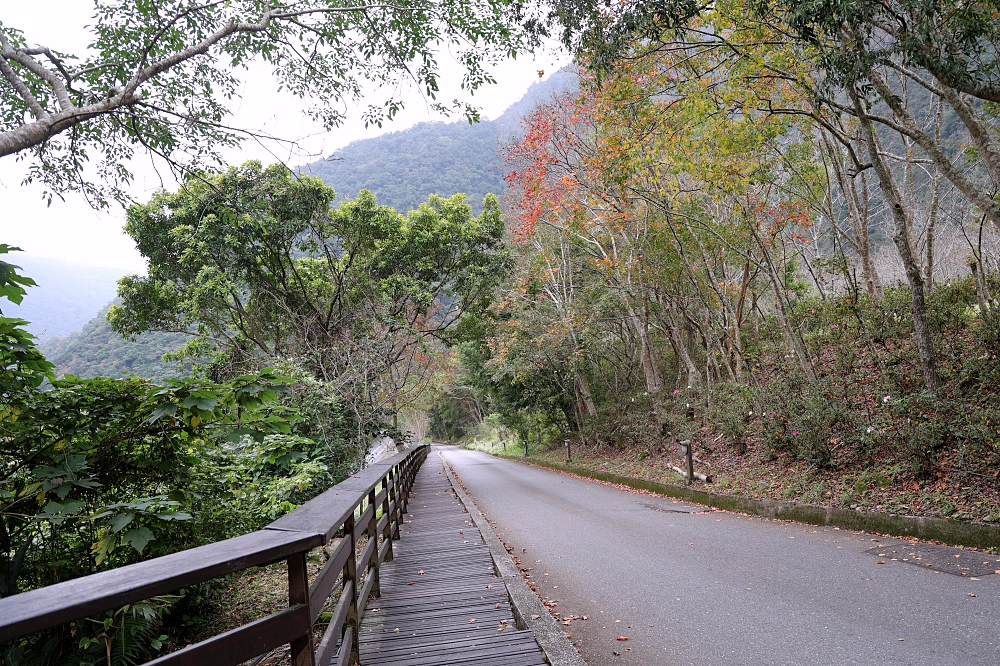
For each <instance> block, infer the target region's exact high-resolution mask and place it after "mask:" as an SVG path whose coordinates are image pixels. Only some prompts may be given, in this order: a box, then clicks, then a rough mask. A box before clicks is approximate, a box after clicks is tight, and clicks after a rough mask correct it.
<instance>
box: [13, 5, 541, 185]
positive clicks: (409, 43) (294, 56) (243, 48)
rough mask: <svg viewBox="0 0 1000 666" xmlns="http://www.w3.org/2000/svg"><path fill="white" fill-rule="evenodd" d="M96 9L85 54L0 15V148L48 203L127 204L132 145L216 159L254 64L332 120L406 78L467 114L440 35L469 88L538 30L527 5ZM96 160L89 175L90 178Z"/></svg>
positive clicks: (375, 112)
mask: <svg viewBox="0 0 1000 666" xmlns="http://www.w3.org/2000/svg"><path fill="white" fill-rule="evenodd" d="M94 5H95V10H94V12H93V21H92V24H91V25H90V26H88V28H87V32H88V33H89V34H88V38H87V39H88V50H87V53H86V54H82V55H74V54H70V53H66V52H63V51H60V50H59V49H58V45H49V46H50V47H51V48H42V49H36V48H33V47H29V44H34V41H32V39H31V37H30V36H29V35H25V34H24V33H22V32H21V31H20V30H17V29H16V28H14V27H12V26H7V25H0V40H2V43H3V46H4V49H5V51H6V52H9V53H11V55H9V56H6V57H5V62H6V63H8V64H7V65H5V67H7V68H8V69H7V75H6V76H5V77H3V79H0V109H3V111H2V113H0V133H2V134H0V136H2V138H3V141H0V147H2V150H0V155H10V154H15V153H19V152H22V151H28V150H31V151H32V153H31V155H32V162H31V163H30V166H29V171H28V179H29V180H39V181H41V182H43V183H45V184H46V185H47V186H48V188H49V192H50V194H49V197H50V199H51V197H52V196H54V195H58V194H59V193H60V192H64V191H67V190H82V191H84V192H85V193H86V194H88V195H89V196H90V197H91V199H92V200H93V201H95V202H96V203H98V204H104V203H106V202H107V200H108V199H109V198H116V199H119V200H121V201H126V200H128V196H127V195H126V194H125V191H124V185H126V184H127V183H129V182H130V181H131V179H132V174H131V173H130V171H129V169H128V167H127V166H126V165H127V164H128V162H129V158H130V157H132V156H133V155H134V153H135V151H136V150H141V151H146V150H148V151H149V152H150V153H152V154H155V155H160V156H163V157H165V158H166V159H168V160H169V161H170V164H171V166H174V167H175V168H177V169H179V170H180V171H182V172H187V173H190V172H191V171H196V170H198V169H199V168H201V167H204V165H206V164H219V163H221V155H220V152H219V151H220V149H221V148H223V147H227V146H234V145H238V144H239V143H240V141H241V140H242V139H243V138H244V134H243V133H241V132H239V131H237V130H234V129H232V128H231V127H230V123H229V122H228V117H229V115H230V108H229V105H230V102H231V101H232V100H233V98H235V97H238V96H239V91H240V85H241V81H240V77H239V76H238V72H239V70H240V69H245V68H247V67H248V66H249V64H250V63H251V62H254V61H259V62H262V63H266V66H268V67H270V69H271V71H272V73H273V76H274V78H275V84H276V87H277V89H278V90H287V91H288V92H290V93H291V94H293V95H296V96H298V97H302V98H308V99H310V100H313V101H315V102H316V104H315V106H314V107H313V108H312V109H311V111H310V113H311V115H312V116H314V117H315V118H316V119H317V120H319V121H321V122H322V123H323V125H324V127H325V128H326V129H328V130H330V129H333V128H334V127H336V126H338V125H339V124H340V123H341V122H342V120H343V118H344V111H343V108H344V106H345V102H348V101H361V99H362V96H363V94H365V91H369V92H370V88H369V87H368V86H365V85H364V83H365V82H373V83H375V84H376V89H379V90H382V91H399V90H400V87H399V85H398V84H400V83H401V82H402V81H403V80H404V79H405V80H408V81H410V82H412V83H414V84H416V86H417V87H418V88H419V89H420V90H421V91H423V92H424V93H425V95H426V97H427V98H429V99H431V100H434V101H432V102H431V106H432V107H433V108H434V109H435V110H437V111H439V112H442V113H450V112H456V111H457V112H459V113H461V114H463V115H465V116H466V117H468V118H470V119H475V118H477V117H478V113H477V111H476V109H475V108H474V107H472V106H471V105H469V104H467V103H462V102H459V101H458V100H453V101H451V102H448V101H445V100H436V95H437V92H438V90H439V85H440V84H439V78H440V76H441V72H440V66H439V63H438V58H439V52H440V51H439V48H440V45H441V44H448V45H449V49H448V50H449V52H450V53H451V54H452V55H453V56H454V57H455V58H457V60H458V62H459V63H460V64H461V67H462V70H463V79H462V82H463V88H464V89H466V90H469V91H475V90H476V89H478V88H479V87H480V86H482V85H485V84H489V83H492V82H493V78H492V76H491V74H490V73H489V72H490V68H491V65H493V64H494V63H496V62H497V61H499V60H503V59H506V58H508V57H511V56H512V55H515V54H517V53H520V52H523V51H525V50H528V49H529V48H530V47H531V45H532V44H533V43H534V42H535V41H536V38H537V36H538V34H539V32H540V31H541V30H542V25H541V23H540V22H539V21H538V20H537V19H538V17H531V16H528V15H526V14H525V13H524V8H523V7H522V6H521V5H519V4H510V3H507V2H500V1H497V0H475V1H472V2H463V3H447V2H443V3H432V4H430V5H423V4H420V5H406V4H403V5H395V4H391V5H357V6H352V7H351V8H350V10H349V11H339V10H331V6H330V5H329V4H328V3H327V2H325V1H323V0H307V1H304V2H297V3H294V4H287V3H285V4H281V5H274V4H273V3H266V2H265V3H262V2H259V1H258V0H228V1H227V2H213V3H207V4H206V3H202V4H191V3H190V2H188V1H187V0H162V1H160V2H156V3H143V2H140V3H130V2H124V3H123V2H115V1H111V0H96V1H95V2H94ZM306 54H308V56H306ZM403 106H404V102H403V100H402V97H401V95H399V94H397V93H395V92H394V93H390V95H388V96H387V97H383V98H381V99H379V100H376V101H375V102H372V101H371V100H370V98H369V100H368V104H367V106H366V108H365V110H364V118H365V121H366V122H367V123H369V124H377V125H379V126H381V125H382V123H383V122H385V121H388V120H391V119H392V118H393V117H394V116H395V115H396V114H397V113H398V112H399V111H400V110H401V109H402V108H403ZM26 119H29V120H27V125H26V124H25V123H26ZM25 127H28V128H30V129H28V130H25V129H24V128H25ZM95 157H96V158H97V159H98V160H99V162H98V166H97V170H96V178H88V177H87V176H86V175H85V173H84V170H85V165H86V164H87V162H88V160H89V159H91V158H95Z"/></svg>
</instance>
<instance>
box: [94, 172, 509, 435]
mask: <svg viewBox="0 0 1000 666" xmlns="http://www.w3.org/2000/svg"><path fill="white" fill-rule="evenodd" d="M335 196H336V195H335V193H334V191H333V190H332V189H331V188H329V187H327V186H325V185H324V184H323V183H322V182H321V181H319V180H318V179H315V178H309V177H302V178H296V177H295V176H294V175H293V174H292V173H291V172H290V171H288V170H287V169H286V168H284V167H282V166H277V165H276V166H272V167H268V168H266V169H265V168H263V167H262V166H261V165H260V164H258V163H255V162H250V163H247V164H245V165H243V166H242V167H238V168H234V169H230V170H229V171H227V172H225V173H221V174H214V175H207V176H203V177H199V178H191V179H189V180H188V181H187V182H186V183H185V185H184V186H182V187H181V188H180V189H179V190H178V191H177V192H176V193H169V192H161V193H158V194H156V195H154V197H153V199H152V200H151V201H150V202H149V203H148V204H145V205H137V206H133V207H132V208H130V209H129V219H128V224H127V226H126V230H127V231H128V233H129V234H130V235H132V237H133V238H135V239H136V243H137V245H138V247H139V250H140V251H141V252H142V253H143V254H144V255H146V257H147V258H148V260H149V273H148V275H147V276H146V277H131V278H125V279H123V280H122V282H121V287H120V295H121V297H122V304H121V305H120V306H116V307H113V308H112V309H111V311H110V312H109V320H110V322H111V324H112V327H113V328H115V329H116V330H117V331H119V332H121V333H122V334H124V335H135V334H137V333H141V332H143V331H149V330H172V331H182V332H185V333H188V334H190V335H192V336H195V338H196V341H195V342H194V343H192V347H191V349H192V350H193V353H196V354H201V353H202V352H203V351H204V349H205V348H206V347H205V345H209V346H212V347H214V348H215V349H216V350H217V351H218V352H219V353H222V354H224V355H225V360H224V361H221V360H220V364H218V365H217V366H216V367H217V370H216V371H217V372H221V373H223V374H225V373H226V372H230V371H229V370H225V369H224V368H223V366H224V365H225V364H226V363H228V364H233V367H234V368H237V370H234V371H235V372H241V370H239V368H251V369H252V368H254V367H259V366H260V365H261V364H262V363H264V364H271V363H274V362H276V361H278V360H281V359H292V360H295V361H296V362H299V363H301V364H302V367H304V368H305V369H306V370H307V371H308V372H309V373H311V374H312V375H313V376H314V377H316V378H317V379H320V380H322V381H324V382H332V383H333V384H334V385H335V386H337V387H339V388H338V395H340V397H341V398H342V399H345V400H346V401H347V405H348V406H349V407H350V409H351V410H352V411H353V413H354V418H355V423H356V424H357V427H358V428H359V431H358V439H359V440H360V439H363V438H364V437H365V436H366V433H368V425H366V424H370V423H373V422H374V423H375V424H376V427H375V431H376V432H377V430H378V428H379V427H381V423H380V421H379V420H380V419H381V418H382V417H383V415H384V412H385V410H386V408H387V407H391V406H392V405H393V404H394V403H395V402H396V401H397V400H398V398H399V397H400V396H401V392H402V391H403V390H404V389H405V388H406V386H407V381H408V378H409V377H411V376H412V375H413V374H414V373H416V372H417V370H418V369H419V368H421V367H424V365H425V364H426V362H427V360H428V351H429V350H430V349H431V348H432V347H433V346H434V345H435V344H438V343H442V342H443V343H452V342H454V341H457V340H460V339H461V338H462V337H463V335H464V330H465V329H466V328H467V327H468V326H469V325H470V323H471V322H473V321H474V320H475V318H476V317H477V316H478V314H479V313H480V312H482V311H483V310H484V308H486V307H487V306H488V305H489V302H490V299H491V297H492V292H493V288H494V286H495V285H496V284H497V283H498V282H499V281H500V280H502V279H503V275H504V273H505V270H506V265H507V261H508V260H507V256H506V252H505V250H504V244H503V231H504V227H503V221H502V220H501V218H500V213H499V208H498V204H497V202H496V198H495V197H493V196H492V195H490V196H488V197H487V198H486V200H485V203H484V211H483V214H482V215H481V216H479V217H478V218H472V217H471V214H470V210H469V206H468V204H467V203H466V202H465V200H464V197H463V196H462V195H456V196H454V197H452V198H450V199H442V198H440V197H434V196H432V197H431V199H430V200H429V201H428V202H427V203H425V204H422V205H421V206H420V207H419V208H417V209H416V210H413V211H410V213H409V214H408V215H407V216H403V215H400V214H399V213H397V212H396V211H394V210H392V209H391V208H387V207H385V206H379V205H378V204H377V202H376V201H375V198H374V197H373V196H372V195H371V194H370V193H368V192H367V191H362V192H361V193H360V194H359V196H358V198H356V199H354V200H350V201H347V202H345V203H343V204H341V205H340V206H339V207H337V208H336V209H331V208H330V204H331V202H332V201H333V200H334V199H335ZM220 376H221V375H220ZM368 434H374V433H368Z"/></svg>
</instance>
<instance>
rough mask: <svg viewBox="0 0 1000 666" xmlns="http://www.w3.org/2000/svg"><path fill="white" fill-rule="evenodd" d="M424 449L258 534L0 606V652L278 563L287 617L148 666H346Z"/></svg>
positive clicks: (380, 466) (370, 471) (276, 616)
mask: <svg viewBox="0 0 1000 666" xmlns="http://www.w3.org/2000/svg"><path fill="white" fill-rule="evenodd" d="M429 448H430V447H428V446H426V445H425V446H419V447H416V448H413V449H411V450H409V451H407V452H405V453H400V454H398V455H395V456H393V457H391V458H387V459H385V460H383V461H381V462H378V463H375V464H374V465H371V466H370V467H368V468H366V469H364V470H362V471H361V472H359V473H358V474H355V475H354V476H352V477H350V478H348V479H347V480H345V481H344V482H342V483H338V484H337V485H336V486H334V487H333V488H330V489H329V490H327V491H326V492H324V493H323V494H322V495H319V496H318V497H316V498H315V499H313V500H311V501H309V502H307V503H305V504H303V505H302V506H300V507H299V508H297V509H295V510H294V511H292V512H291V513H289V514H287V515H285V516H283V517H282V518H279V519H278V520H276V521H274V522H273V523H271V524H270V525H268V526H267V527H265V528H264V529H263V530H260V531H259V532H252V533H250V534H245V535H243V536H240V537H236V538H234V539H227V540H226V541H220V542H217V543H213V544H209V545H207V546H201V547H199V548H192V549H190V550H184V551H181V552H178V553H173V554H171V555H166V556H164V557H157V558H154V559H151V560H147V561H146V562H141V563H139V564H133V565H129V566H125V567H121V568H118V569H112V570H110V571H104V572H101V573H98V574H94V575H91V576H85V577H83V578H77V579H75V580H70V581H66V582H64V583H58V584H56V585H50V586H48V587H43V588H40V589H37V590H32V591H30V592H24V593H22V594H17V595H14V596H11V597H6V598H4V599H0V642H6V641H10V640H14V639H17V638H21V637H23V636H27V635H30V634H33V633H36V632H40V631H45V630H47V629H52V628H54V627H58V626H59V625H62V624H65V623H66V622H72V621H74V620H79V619H83V618H86V617H89V616H91V615H94V614H96V613H101V612H104V611H109V610H115V609H118V608H120V607H122V606H124V605H125V604H130V603H135V602H137V601H142V600H143V599H148V598H150V597H154V596H156V595H160V594H166V593H169V592H173V591H176V590H178V589H180V588H184V587H187V586H189V585H194V584H196V583H201V582H204V581H207V580H211V579H213V578H218V577H219V576H225V575H227V574H230V573H233V572H236V571H242V570H244V569H248V568H250V567H259V566H264V565H267V564H273V563H275V562H279V561H281V560H285V561H286V562H287V563H288V608H285V609H283V610H280V611H278V612H276V613H273V614H271V615H268V616H267V617H264V618H261V619H259V620H256V621H254V622H251V623H249V624H245V625H243V626H241V627H237V628H236V629H233V630H231V631H227V632H225V633H222V634H219V635H218V636H213V637H212V638H209V639H207V640H204V641H202V642H200V643H196V644H194V645H190V646H188V647H185V648H183V649H181V650H178V651H176V652H171V653H169V654H165V655H163V656H162V657H159V658H157V659H155V660H153V661H151V662H149V664H155V665H156V666H168V665H169V666H193V665H195V664H198V665H210V666H235V665H236V664H241V663H243V662H246V661H249V660H251V659H255V658H256V657H259V656H261V655H264V654H267V653H268V652H270V651H272V650H274V649H275V648H279V647H281V646H283V645H286V644H290V645H291V663H292V666H316V665H319V666H329V665H330V664H336V665H337V666H344V665H345V664H351V663H354V662H355V661H356V660H357V645H358V624H359V622H360V621H361V616H362V615H363V614H364V612H365V607H366V605H367V603H368V599H369V597H370V596H378V593H379V582H378V569H379V565H380V564H381V563H382V562H384V561H388V560H391V559H392V540H393V539H397V538H399V525H400V523H401V521H402V516H403V513H404V512H405V510H406V498H407V495H408V493H409V491H410V487H411V486H412V484H413V477H414V475H415V474H416V472H417V470H418V469H419V467H420V465H421V463H423V461H424V459H425V458H426V457H427V452H428V450H429ZM379 510H381V511H379ZM362 542H363V543H364V545H363V546H361V543H362ZM326 544H329V548H328V552H329V558H328V559H327V561H326V563H325V565H324V566H323V568H322V570H321V571H320V572H319V574H318V575H317V576H316V577H315V580H313V582H312V584H310V583H309V579H308V575H307V570H306V554H307V553H308V552H309V551H310V550H312V549H313V548H316V547H318V546H323V545H326ZM359 547H360V551H361V552H360V554H358V550H359ZM337 589H339V591H340V598H339V600H338V602H337V604H336V606H335V607H334V609H333V613H332V617H331V619H330V622H329V625H328V626H327V628H326V632H325V633H324V634H323V637H322V639H321V640H320V642H319V645H318V646H315V647H314V645H313V625H314V624H315V622H316V619H317V618H318V617H319V615H320V613H321V611H322V609H323V607H324V606H325V605H326V603H327V600H328V599H329V598H330V595H331V594H332V593H333V592H334V591H335V590H337Z"/></svg>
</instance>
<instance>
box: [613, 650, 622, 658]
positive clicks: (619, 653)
mask: <svg viewBox="0 0 1000 666" xmlns="http://www.w3.org/2000/svg"><path fill="white" fill-rule="evenodd" d="M611 654H613V655H615V656H616V657H620V656H622V653H621V652H619V651H618V650H612V651H611Z"/></svg>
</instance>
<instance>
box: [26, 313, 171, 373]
mask: <svg viewBox="0 0 1000 666" xmlns="http://www.w3.org/2000/svg"><path fill="white" fill-rule="evenodd" d="M107 311H108V309H107V307H105V308H103V309H102V310H101V311H100V312H99V313H98V315H97V316H96V317H94V318H93V319H91V320H90V321H89V322H87V323H86V324H85V325H84V327H83V330H82V331H80V332H77V333H72V334H71V335H68V336H65V337H59V338H50V339H47V340H45V341H44V342H42V344H41V345H39V348H40V349H41V350H42V353H44V354H45V355H46V357H48V359H49V360H50V361H52V362H53V363H55V364H56V368H57V372H58V374H59V375H78V376H80V377H118V376H121V375H122V374H123V373H126V374H128V373H134V374H136V375H139V376H140V377H142V378H144V379H163V378H165V377H177V376H180V375H183V374H186V372H187V371H188V370H189V369H190V368H187V369H182V368H178V364H177V363H168V362H165V361H163V360H162V358H161V357H162V356H163V354H165V353H166V352H170V351H175V350H177V349H180V347H181V346H182V345H183V344H184V343H185V342H186V341H187V336H185V335H183V334H180V333H145V334H143V335H140V336H139V337H137V338H136V339H135V340H126V339H125V338H123V337H122V336H120V335H118V334H117V333H115V332H114V331H112V330H111V327H110V326H108V323H107V322H106V321H105V320H104V315H105V314H106V313H107Z"/></svg>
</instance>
